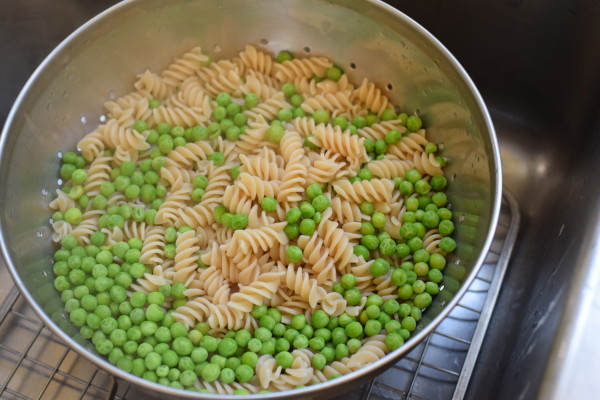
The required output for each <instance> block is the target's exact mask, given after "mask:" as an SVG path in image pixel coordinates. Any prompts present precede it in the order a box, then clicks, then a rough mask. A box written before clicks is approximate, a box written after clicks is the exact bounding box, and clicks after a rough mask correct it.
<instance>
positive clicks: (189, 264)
mask: <svg viewBox="0 0 600 400" xmlns="http://www.w3.org/2000/svg"><path fill="white" fill-rule="evenodd" d="M198 250H200V247H199V246H198V239H197V238H196V232H195V231H193V230H189V231H186V232H183V233H180V234H179V236H178V237H177V240H176V242H175V275H174V276H173V280H174V281H175V282H183V283H184V284H189V282H190V278H193V277H194V273H195V271H196V268H198V264H197V260H198V254H197V253H198Z"/></svg>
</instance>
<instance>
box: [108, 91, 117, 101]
mask: <svg viewBox="0 0 600 400" xmlns="http://www.w3.org/2000/svg"><path fill="white" fill-rule="evenodd" d="M115 97H117V92H115V91H114V90H111V91H110V92H108V98H109V99H111V100H113V99H114V98H115Z"/></svg>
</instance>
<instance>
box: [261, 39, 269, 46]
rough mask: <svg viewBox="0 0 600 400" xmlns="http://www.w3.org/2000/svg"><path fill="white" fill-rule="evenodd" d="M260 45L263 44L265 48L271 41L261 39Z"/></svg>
mask: <svg viewBox="0 0 600 400" xmlns="http://www.w3.org/2000/svg"><path fill="white" fill-rule="evenodd" d="M260 44H262V45H263V46H266V45H267V44H269V41H268V40H267V39H264V38H263V39H260Z"/></svg>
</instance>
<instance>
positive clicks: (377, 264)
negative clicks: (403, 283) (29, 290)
mask: <svg viewBox="0 0 600 400" xmlns="http://www.w3.org/2000/svg"><path fill="white" fill-rule="evenodd" d="M389 270H390V263H389V262H388V261H387V260H385V259H383V258H378V259H376V260H375V261H373V263H372V264H371V265H370V267H369V271H370V272H371V275H372V276H373V277H379V276H383V275H385V274H387V273H388V271H389Z"/></svg>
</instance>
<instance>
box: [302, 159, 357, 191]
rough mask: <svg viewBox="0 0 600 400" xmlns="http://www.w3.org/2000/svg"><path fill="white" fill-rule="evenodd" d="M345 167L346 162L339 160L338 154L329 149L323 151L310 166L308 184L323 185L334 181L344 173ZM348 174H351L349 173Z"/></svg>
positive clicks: (307, 177) (307, 176)
mask: <svg viewBox="0 0 600 400" xmlns="http://www.w3.org/2000/svg"><path fill="white" fill-rule="evenodd" d="M345 167H346V164H345V163H344V162H342V161H339V157H338V155H337V154H335V153H332V152H329V151H324V152H321V154H319V156H318V158H317V159H315V160H314V161H313V163H312V165H311V166H310V167H308V170H307V175H306V181H307V184H309V185H310V184H313V183H317V184H319V185H322V184H324V183H329V182H333V181H334V180H336V179H339V178H341V177H342V176H343V175H344V174H343V171H344V169H345ZM348 175H351V174H350V173H349V174H348Z"/></svg>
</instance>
